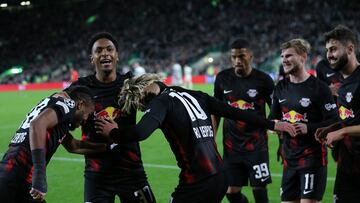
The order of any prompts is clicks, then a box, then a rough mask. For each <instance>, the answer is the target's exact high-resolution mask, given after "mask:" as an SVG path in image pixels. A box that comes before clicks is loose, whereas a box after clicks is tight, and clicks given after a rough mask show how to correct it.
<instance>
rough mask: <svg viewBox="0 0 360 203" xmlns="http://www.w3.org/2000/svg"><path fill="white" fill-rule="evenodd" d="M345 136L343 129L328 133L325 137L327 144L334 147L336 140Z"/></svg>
mask: <svg viewBox="0 0 360 203" xmlns="http://www.w3.org/2000/svg"><path fill="white" fill-rule="evenodd" d="M344 136H345V133H344V131H343V129H340V130H336V131H333V132H330V133H328V134H327V136H326V138H325V144H326V145H327V146H329V147H330V148H333V147H334V142H336V141H338V140H341V139H343V138H344Z"/></svg>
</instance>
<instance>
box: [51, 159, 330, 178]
mask: <svg viewBox="0 0 360 203" xmlns="http://www.w3.org/2000/svg"><path fill="white" fill-rule="evenodd" d="M51 160H58V161H71V162H84V159H80V158H66V157H53V158H51ZM144 166H145V167H149V168H165V169H175V170H180V169H179V167H177V166H174V165H164V164H148V163H144ZM271 176H272V177H282V174H280V173H272V174H271ZM327 180H328V181H335V177H328V178H327Z"/></svg>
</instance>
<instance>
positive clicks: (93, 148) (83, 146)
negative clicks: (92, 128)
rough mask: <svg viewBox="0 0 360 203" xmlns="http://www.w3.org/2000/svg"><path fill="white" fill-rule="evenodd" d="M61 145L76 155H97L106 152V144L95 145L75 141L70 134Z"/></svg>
mask: <svg viewBox="0 0 360 203" xmlns="http://www.w3.org/2000/svg"><path fill="white" fill-rule="evenodd" d="M61 144H62V145H63V146H64V148H65V149H66V150H67V151H68V152H70V153H74V154H84V155H88V154H96V153H100V152H104V151H106V148H107V144H106V143H93V142H89V141H85V140H78V139H75V138H74V137H73V136H72V135H71V134H70V133H68V134H67V135H66V136H65V137H64V139H63V140H62V142H61Z"/></svg>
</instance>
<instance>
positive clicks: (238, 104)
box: [230, 99, 255, 110]
mask: <svg viewBox="0 0 360 203" xmlns="http://www.w3.org/2000/svg"><path fill="white" fill-rule="evenodd" d="M230 105H231V106H232V107H235V108H239V109H241V110H248V109H252V110H254V109H255V107H254V102H251V103H249V102H246V101H244V100H242V99H240V100H238V101H236V102H233V103H231V104H230Z"/></svg>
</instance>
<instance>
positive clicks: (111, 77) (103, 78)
mask: <svg viewBox="0 0 360 203" xmlns="http://www.w3.org/2000/svg"><path fill="white" fill-rule="evenodd" d="M95 77H96V79H98V80H99V81H100V82H104V83H110V82H113V81H115V80H116V72H111V73H104V72H96V75H95Z"/></svg>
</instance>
